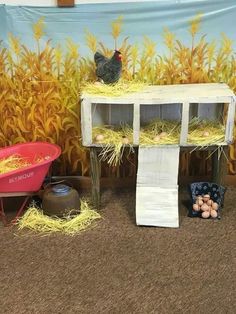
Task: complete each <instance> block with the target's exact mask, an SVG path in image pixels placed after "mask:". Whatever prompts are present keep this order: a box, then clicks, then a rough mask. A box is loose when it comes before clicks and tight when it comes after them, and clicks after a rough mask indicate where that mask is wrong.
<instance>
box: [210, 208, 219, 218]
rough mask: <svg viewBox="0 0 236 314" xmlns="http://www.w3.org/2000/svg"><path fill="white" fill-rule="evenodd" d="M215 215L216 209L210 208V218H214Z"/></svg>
mask: <svg viewBox="0 0 236 314" xmlns="http://www.w3.org/2000/svg"><path fill="white" fill-rule="evenodd" d="M217 216H218V214H217V211H216V210H214V209H212V210H211V217H212V218H216V217H217Z"/></svg>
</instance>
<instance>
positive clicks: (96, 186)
mask: <svg viewBox="0 0 236 314" xmlns="http://www.w3.org/2000/svg"><path fill="white" fill-rule="evenodd" d="M100 171H101V170H100V162H99V159H98V152H97V148H96V147H90V172H91V181H92V182H91V184H92V187H91V189H92V202H93V206H94V207H95V209H99V208H100Z"/></svg>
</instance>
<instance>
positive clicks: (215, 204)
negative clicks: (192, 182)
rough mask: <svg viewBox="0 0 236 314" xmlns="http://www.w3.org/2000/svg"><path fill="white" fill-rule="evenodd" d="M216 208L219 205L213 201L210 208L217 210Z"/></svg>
mask: <svg viewBox="0 0 236 314" xmlns="http://www.w3.org/2000/svg"><path fill="white" fill-rule="evenodd" d="M218 208H219V205H218V204H217V203H215V202H214V203H213V204H212V209H214V210H218Z"/></svg>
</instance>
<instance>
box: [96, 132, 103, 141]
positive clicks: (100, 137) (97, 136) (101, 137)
mask: <svg viewBox="0 0 236 314" xmlns="http://www.w3.org/2000/svg"><path fill="white" fill-rule="evenodd" d="M103 140H104V136H103V135H102V134H98V135H96V137H95V141H96V142H98V143H99V142H102V141H103Z"/></svg>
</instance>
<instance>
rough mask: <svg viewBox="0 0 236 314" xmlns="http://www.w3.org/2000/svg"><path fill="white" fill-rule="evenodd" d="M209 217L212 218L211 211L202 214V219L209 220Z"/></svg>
mask: <svg viewBox="0 0 236 314" xmlns="http://www.w3.org/2000/svg"><path fill="white" fill-rule="evenodd" d="M209 217H210V212H209V211H207V212H203V213H202V218H209Z"/></svg>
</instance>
